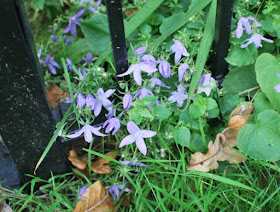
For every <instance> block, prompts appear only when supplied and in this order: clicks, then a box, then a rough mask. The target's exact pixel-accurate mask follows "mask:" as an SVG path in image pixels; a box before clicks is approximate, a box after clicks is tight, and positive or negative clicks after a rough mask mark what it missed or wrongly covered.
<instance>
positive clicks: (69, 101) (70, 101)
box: [65, 98, 73, 103]
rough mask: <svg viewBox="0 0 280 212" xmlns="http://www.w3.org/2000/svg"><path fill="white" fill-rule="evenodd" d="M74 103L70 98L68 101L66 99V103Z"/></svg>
mask: <svg viewBox="0 0 280 212" xmlns="http://www.w3.org/2000/svg"><path fill="white" fill-rule="evenodd" d="M72 102H73V101H72V99H71V98H68V99H66V101H65V103H72Z"/></svg>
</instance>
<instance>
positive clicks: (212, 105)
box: [206, 98, 218, 111]
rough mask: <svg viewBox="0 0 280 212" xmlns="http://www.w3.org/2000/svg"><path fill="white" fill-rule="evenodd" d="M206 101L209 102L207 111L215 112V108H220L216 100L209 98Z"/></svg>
mask: <svg viewBox="0 0 280 212" xmlns="http://www.w3.org/2000/svg"><path fill="white" fill-rule="evenodd" d="M206 100H207V108H206V110H208V111H209V110H213V109H215V108H218V104H217V102H216V101H215V100H214V99H212V98H207V99H206Z"/></svg>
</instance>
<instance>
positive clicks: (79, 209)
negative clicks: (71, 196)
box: [73, 180, 115, 212]
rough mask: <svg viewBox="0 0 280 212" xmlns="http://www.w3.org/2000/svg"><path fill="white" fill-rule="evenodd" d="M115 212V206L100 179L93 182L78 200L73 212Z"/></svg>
mask: <svg viewBox="0 0 280 212" xmlns="http://www.w3.org/2000/svg"><path fill="white" fill-rule="evenodd" d="M85 211H87V212H108V211H111V212H114V211H115V206H114V205H113V203H112V200H111V197H110V195H109V194H108V191H107V190H106V189H105V188H104V186H103V185H102V184H101V182H100V181H99V180H98V181H96V182H95V183H94V184H92V185H91V186H90V187H88V189H87V190H86V192H85V193H84V194H83V196H82V197H81V199H79V201H78V202H77V204H76V206H75V208H74V210H73V212H85Z"/></svg>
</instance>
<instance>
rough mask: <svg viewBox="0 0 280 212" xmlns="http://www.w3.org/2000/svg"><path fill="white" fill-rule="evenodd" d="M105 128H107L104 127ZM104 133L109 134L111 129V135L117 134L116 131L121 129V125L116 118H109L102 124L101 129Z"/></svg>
mask: <svg viewBox="0 0 280 212" xmlns="http://www.w3.org/2000/svg"><path fill="white" fill-rule="evenodd" d="M106 126H107V127H106ZM105 127H106V129H105V133H109V132H111V131H112V130H113V129H114V131H113V133H112V135H114V134H116V132H118V130H119V129H120V127H121V123H120V120H119V119H118V118H111V119H108V120H106V121H105V122H104V124H103V127H102V128H105Z"/></svg>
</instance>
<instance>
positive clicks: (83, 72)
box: [78, 68, 87, 80]
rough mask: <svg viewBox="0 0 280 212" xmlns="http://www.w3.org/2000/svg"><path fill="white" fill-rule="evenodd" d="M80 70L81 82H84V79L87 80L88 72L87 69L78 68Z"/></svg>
mask: <svg viewBox="0 0 280 212" xmlns="http://www.w3.org/2000/svg"><path fill="white" fill-rule="evenodd" d="M78 70H79V72H80V74H79V78H80V80H84V79H85V76H86V74H87V71H86V70H85V69H82V70H81V68H78Z"/></svg>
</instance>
